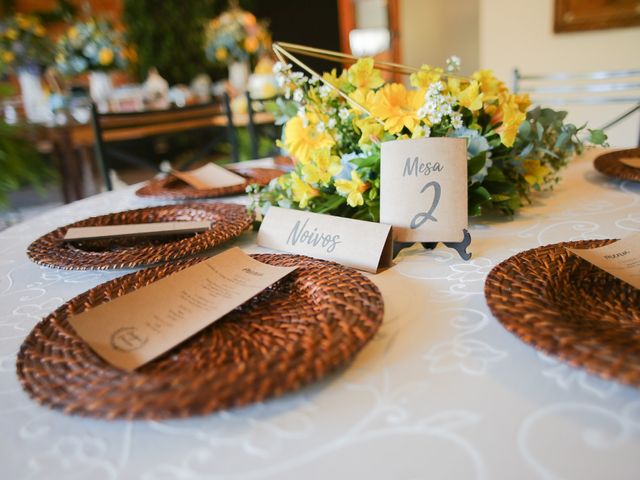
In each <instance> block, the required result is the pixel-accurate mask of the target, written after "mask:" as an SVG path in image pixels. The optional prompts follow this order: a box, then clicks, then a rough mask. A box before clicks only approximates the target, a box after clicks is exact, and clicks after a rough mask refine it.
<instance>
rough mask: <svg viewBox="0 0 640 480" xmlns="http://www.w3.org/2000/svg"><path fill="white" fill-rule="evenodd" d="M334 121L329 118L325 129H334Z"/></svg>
mask: <svg viewBox="0 0 640 480" xmlns="http://www.w3.org/2000/svg"><path fill="white" fill-rule="evenodd" d="M336 123H337V122H336V119H335V118H333V117H331V118H330V119H329V120H328V121H327V127H329V128H335V126H336Z"/></svg>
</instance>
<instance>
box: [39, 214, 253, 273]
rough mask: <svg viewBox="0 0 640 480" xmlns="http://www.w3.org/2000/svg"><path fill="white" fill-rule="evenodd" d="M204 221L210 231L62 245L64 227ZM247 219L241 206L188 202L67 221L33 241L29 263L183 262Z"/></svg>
mask: <svg viewBox="0 0 640 480" xmlns="http://www.w3.org/2000/svg"><path fill="white" fill-rule="evenodd" d="M178 220H205V221H207V220H210V221H211V222H212V224H211V228H210V229H209V230H207V231H205V232H202V233H197V234H192V235H189V236H173V237H171V236H167V237H153V238H152V237H146V238H145V237H139V238H129V239H112V240H100V241H96V240H93V241H84V242H81V243H69V242H64V241H63V240H62V239H63V237H64V234H65V233H66V231H67V229H68V228H70V227H89V226H105V225H125V224H131V223H147V222H149V223H150V222H171V221H178ZM252 221H253V218H252V216H251V215H250V214H249V213H247V209H246V207H245V206H244V205H236V204H233V203H192V204H185V205H166V206H162V207H149V208H141V209H138V210H127V211H124V212H118V213H111V214H108V215H102V216H99V217H91V218H87V219H85V220H81V221H79V222H75V223H71V224H69V225H66V226H64V227H60V228H58V229H57V230H54V231H52V232H49V233H47V234H46V235H43V236H42V237H40V238H38V239H37V240H35V241H34V242H33V243H32V244H31V245H29V248H28V249H27V255H28V256H29V258H30V259H31V260H33V261H34V262H36V263H38V264H40V265H45V266H47V267H54V268H62V269H65V270H108V269H117V268H133V267H139V266H141V265H153V264H156V263H160V262H166V261H169V260H175V259H178V258H184V257H187V256H190V255H195V254H197V253H200V252H203V251H205V250H207V249H210V248H213V247H215V246H216V245H220V244H222V243H224V242H226V241H227V240H230V239H232V238H235V237H237V236H239V235H240V234H241V233H242V232H244V231H245V230H246V229H247V228H249V227H250V226H251V224H252Z"/></svg>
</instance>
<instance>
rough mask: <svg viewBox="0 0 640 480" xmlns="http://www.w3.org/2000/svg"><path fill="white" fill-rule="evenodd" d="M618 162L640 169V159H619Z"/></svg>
mask: <svg viewBox="0 0 640 480" xmlns="http://www.w3.org/2000/svg"><path fill="white" fill-rule="evenodd" d="M618 161H619V162H620V163H623V164H624V165H626V166H627V167H631V168H640V157H623V158H620V159H618Z"/></svg>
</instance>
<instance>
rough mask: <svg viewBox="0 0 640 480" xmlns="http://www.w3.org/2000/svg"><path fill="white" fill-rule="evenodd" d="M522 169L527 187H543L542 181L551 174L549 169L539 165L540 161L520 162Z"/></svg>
mask: <svg viewBox="0 0 640 480" xmlns="http://www.w3.org/2000/svg"><path fill="white" fill-rule="evenodd" d="M522 166H523V167H524V171H525V174H524V179H525V180H526V181H527V183H528V184H529V185H532V186H533V185H543V184H544V179H545V177H546V176H547V175H549V174H550V173H551V169H550V168H549V167H546V166H544V165H541V164H540V160H525V161H524V162H522Z"/></svg>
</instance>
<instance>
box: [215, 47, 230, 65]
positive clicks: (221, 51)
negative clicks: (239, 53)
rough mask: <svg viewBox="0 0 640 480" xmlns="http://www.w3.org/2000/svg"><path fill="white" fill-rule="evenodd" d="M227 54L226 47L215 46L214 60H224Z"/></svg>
mask: <svg viewBox="0 0 640 480" xmlns="http://www.w3.org/2000/svg"><path fill="white" fill-rule="evenodd" d="M228 56H229V54H228V52H227V49H226V48H224V47H218V48H216V60H219V61H220V62H224V61H225V60H226V59H227V57H228Z"/></svg>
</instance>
